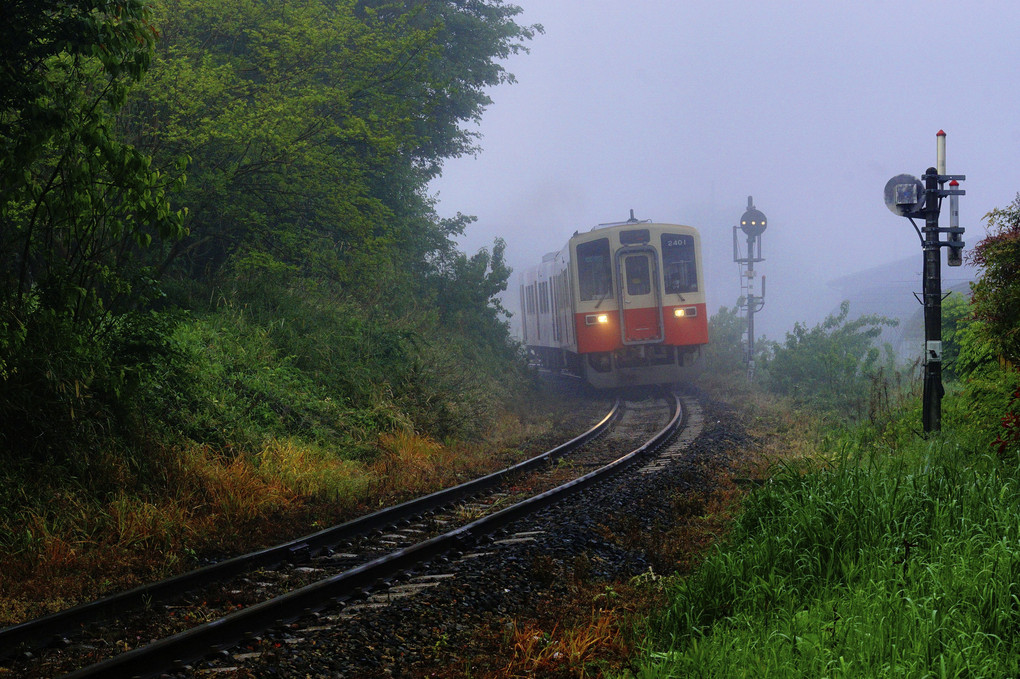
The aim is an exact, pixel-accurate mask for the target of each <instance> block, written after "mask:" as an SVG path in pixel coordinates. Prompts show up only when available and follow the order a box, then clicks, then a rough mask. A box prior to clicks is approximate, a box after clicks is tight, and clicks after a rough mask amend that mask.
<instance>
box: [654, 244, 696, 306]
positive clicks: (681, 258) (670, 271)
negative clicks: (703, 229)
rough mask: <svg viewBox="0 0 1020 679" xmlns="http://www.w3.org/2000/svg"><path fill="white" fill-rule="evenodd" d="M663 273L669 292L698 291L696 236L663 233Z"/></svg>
mask: <svg viewBox="0 0 1020 679" xmlns="http://www.w3.org/2000/svg"><path fill="white" fill-rule="evenodd" d="M662 273H663V283H664V285H665V287H666V292H667V293H672V292H678V293H679V292H697V291H698V267H697V263H696V262H695V258H694V236H682V235H679V234H673V233H664V234H662Z"/></svg>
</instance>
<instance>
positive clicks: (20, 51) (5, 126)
mask: <svg viewBox="0 0 1020 679" xmlns="http://www.w3.org/2000/svg"><path fill="white" fill-rule="evenodd" d="M5 8H6V9H9V11H10V14H6V13H5V15H4V22H3V25H2V26H0V39H2V40H3V44H4V54H3V57H2V62H0V63H2V70H0V392H2V393H3V397H2V398H0V421H2V422H4V423H5V426H4V428H3V435H4V437H5V438H7V439H8V441H9V443H10V444H13V443H14V442H15V441H18V440H20V441H24V440H26V439H28V440H32V441H36V440H45V439H46V436H45V434H47V433H54V432H63V431H64V430H63V429H62V428H61V427H60V426H59V424H60V423H64V424H68V425H74V424H75V423H76V422H81V421H82V420H83V419H86V418H83V414H84V412H85V411H87V409H88V407H89V403H90V402H89V399H90V398H91V397H92V396H93V395H94V394H92V391H93V388H94V387H95V386H96V385H97V384H99V383H101V382H104V380H105V384H104V385H103V386H102V388H104V389H107V390H113V391H116V390H117V389H119V388H120V386H119V385H121V384H122V383H123V380H122V377H123V374H122V373H123V370H122V369H121V368H117V369H113V368H112V367H111V366H112V362H114V361H115V360H117V358H116V356H115V351H113V347H112V345H111V343H116V342H117V341H119V340H117V339H116V337H117V336H118V333H121V334H123V332H124V331H125V328H126V326H127V325H132V327H133V328H134V330H132V331H130V333H129V334H132V335H133V336H134V337H135V339H136V340H137V339H139V336H138V335H137V333H136V332H135V331H136V330H138V329H139V328H141V327H142V326H143V325H144V323H133V322H131V323H129V322H128V321H127V320H126V319H127V318H128V317H130V316H131V315H132V314H133V313H134V312H135V309H136V306H137V304H138V302H139V301H140V300H142V299H144V298H146V297H147V296H152V295H153V294H156V291H155V290H154V286H153V278H152V271H151V270H149V269H147V268H146V267H145V266H143V263H142V261H141V260H140V259H139V257H138V254H139V252H140V251H142V250H144V249H145V248H146V247H147V246H149V244H150V243H151V242H152V241H153V239H166V240H173V239H175V238H178V237H180V236H181V235H182V234H183V230H182V222H181V220H182V215H181V214H180V213H179V212H175V211H172V210H171V207H170V205H169V201H168V198H167V190H168V188H169V187H168V184H167V181H166V179H165V177H164V176H162V175H161V174H160V173H159V172H156V171H155V170H154V169H153V168H152V167H151V165H150V162H149V159H148V158H147V157H146V156H145V155H144V154H143V153H141V152H139V151H138V150H137V149H136V148H134V147H132V146H131V145H130V144H126V143H124V142H123V141H122V140H120V139H118V138H117V136H116V135H115V134H113V132H112V129H113V127H114V119H115V115H116V113H117V111H118V109H119V107H120V106H121V105H122V103H123V101H124V98H125V96H126V94H127V91H128V89H129V87H131V85H132V84H133V83H135V82H136V81H137V80H138V79H139V78H140V77H141V75H142V73H143V71H144V70H145V68H146V67H147V65H148V63H149V60H150V57H151V53H152V46H153V41H154V35H155V34H154V29H153V28H152V26H151V24H150V23H149V21H148V15H147V10H146V8H145V6H144V5H143V3H142V2H139V1H138V0H120V1H101V0H64V1H58V0H46V1H44V2H42V3H34V2H33V3H27V2H17V1H15V2H13V3H8V4H7V5H6V6H5ZM122 368H126V366H122Z"/></svg>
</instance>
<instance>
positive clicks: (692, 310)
mask: <svg viewBox="0 0 1020 679" xmlns="http://www.w3.org/2000/svg"><path fill="white" fill-rule="evenodd" d="M673 315H674V316H675V317H677V318H690V317H692V316H697V315H698V308H697V307H693V306H689V307H679V306H678V307H677V308H675V309H673Z"/></svg>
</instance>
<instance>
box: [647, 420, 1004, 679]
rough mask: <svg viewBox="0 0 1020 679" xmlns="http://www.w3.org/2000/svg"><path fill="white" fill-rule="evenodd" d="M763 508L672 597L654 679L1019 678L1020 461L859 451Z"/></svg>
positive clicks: (916, 449)
mask: <svg viewBox="0 0 1020 679" xmlns="http://www.w3.org/2000/svg"><path fill="white" fill-rule="evenodd" d="M839 450H840V454H839V455H838V456H837V457H835V458H834V459H830V460H828V461H824V462H821V463H819V464H818V465H817V466H815V467H814V468H810V469H807V470H802V469H800V468H798V467H796V466H792V465H789V466H786V467H785V468H783V469H781V470H780V471H779V472H778V473H777V474H776V475H775V476H774V477H773V478H772V480H771V482H770V483H769V484H767V485H765V486H763V487H761V488H759V489H757V490H756V491H755V492H754V493H752V494H751V495H750V496H749V497H748V498H747V499H746V500H745V503H744V513H743V514H742V515H741V517H740V518H739V519H738V520H737V521H736V522H735V524H734V527H733V530H732V533H731V535H730V538H729V541H728V543H727V545H726V546H725V547H724V548H722V549H719V550H717V551H716V552H714V553H713V554H712V555H711V556H710V557H709V558H708V559H707V560H706V562H705V563H704V564H703V565H702V566H701V568H699V569H698V570H697V571H696V572H695V573H694V574H693V575H691V576H690V577H688V578H686V579H680V578H673V579H671V580H670V581H669V584H668V585H667V591H668V596H669V597H670V599H671V604H670V606H669V607H668V608H667V610H666V611H665V613H664V614H663V616H662V618H661V619H660V621H659V632H658V634H657V637H656V638H657V644H658V645H659V646H660V648H661V647H663V646H664V647H665V648H666V649H667V650H658V651H653V652H650V653H649V654H648V655H647V656H646V659H645V661H644V666H643V669H642V672H641V674H640V676H642V677H658V676H662V677H665V676H687V674H688V673H692V672H696V673H697V674H699V676H719V677H723V676H725V677H729V676H766V675H768V676H772V675H783V676H805V677H808V676H812V677H814V676H830V677H831V676H847V677H850V676H854V677H856V676H886V675H888V674H894V675H902V676H928V675H929V673H933V674H935V675H941V676H1011V675H1012V674H1014V673H1015V672H1016V671H1017V669H1018V667H1020V653H1018V650H1020V648H1018V647H1017V645H1016V644H1015V642H1014V641H1013V638H1014V635H1013V630H1015V629H1016V628H1017V625H1018V624H1020V607H1018V606H1017V605H1016V603H1015V602H1016V601H1017V597H1018V596H1020V584H1017V583H1018V582H1020V579H1018V578H1020V547H1018V546H1017V545H1018V544H1020V542H1018V537H1020V530H1018V528H1017V526H1016V522H1015V516H1016V514H1017V512H1018V511H1020V493H1017V489H1018V483H1020V476H1018V474H1017V471H1016V462H1017V461H1016V460H1012V461H1010V462H1009V463H1007V464H1004V463H1002V462H1001V461H1000V460H998V459H996V457H995V456H994V455H985V454H980V455H979V454H974V453H973V452H970V451H968V450H967V449H966V448H964V447H961V445H960V444H959V443H958V442H955V441H953V440H952V439H948V438H947V439H943V440H939V441H932V442H925V441H915V443H914V444H912V445H910V446H903V447H901V449H900V450H899V451H898V455H895V456H893V455H891V454H890V451H889V449H888V448H886V449H883V448H882V447H881V446H877V445H874V444H872V445H870V446H869V447H861V446H860V445H859V443H858V442H854V441H852V440H851V439H848V440H846V441H845V443H844V445H843V447H842V448H840V449H839Z"/></svg>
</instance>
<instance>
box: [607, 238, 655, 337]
mask: <svg viewBox="0 0 1020 679" xmlns="http://www.w3.org/2000/svg"><path fill="white" fill-rule="evenodd" d="M616 266H617V273H618V276H617V280H618V281H619V282H620V288H621V291H620V292H621V293H622V294H621V295H620V300H621V304H620V326H621V333H622V336H623V343H624V344H642V343H646V342H658V341H661V340H662V304H661V301H660V298H659V270H658V265H657V258H656V256H655V251H654V250H651V249H649V250H643V249H642V250H628V249H622V250H620V251H619V252H618V253H617V265H616Z"/></svg>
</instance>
